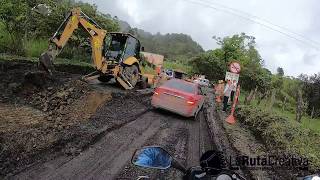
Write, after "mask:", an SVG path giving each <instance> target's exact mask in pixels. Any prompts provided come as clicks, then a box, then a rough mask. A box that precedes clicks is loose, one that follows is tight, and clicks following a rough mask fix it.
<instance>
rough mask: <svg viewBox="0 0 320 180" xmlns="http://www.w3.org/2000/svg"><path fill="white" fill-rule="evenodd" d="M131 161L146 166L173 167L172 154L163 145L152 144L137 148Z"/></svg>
mask: <svg viewBox="0 0 320 180" xmlns="http://www.w3.org/2000/svg"><path fill="white" fill-rule="evenodd" d="M131 162H132V164H134V165H136V166H140V167H144V168H153V169H168V168H170V167H171V162H172V156H171V155H170V154H169V153H168V152H167V151H166V150H164V149H162V148H161V147H158V146H150V147H144V148H142V149H138V150H136V151H135V153H134V154H133V156H132V159H131Z"/></svg>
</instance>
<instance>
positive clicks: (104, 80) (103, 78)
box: [98, 75, 112, 82]
mask: <svg viewBox="0 0 320 180" xmlns="http://www.w3.org/2000/svg"><path fill="white" fill-rule="evenodd" d="M111 79H112V77H110V76H103V75H101V76H99V77H98V80H99V81H101V82H109V81H110V80H111Z"/></svg>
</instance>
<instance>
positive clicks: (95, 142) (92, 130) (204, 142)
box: [0, 61, 213, 179]
mask: <svg viewBox="0 0 320 180" xmlns="http://www.w3.org/2000/svg"><path fill="white" fill-rule="evenodd" d="M0 69H1V71H0V92H1V94H0V179H135V178H136V177H138V176H140V175H148V176H151V177H152V179H154V178H155V177H156V176H158V173H159V172H157V171H154V170H146V169H139V168H137V167H134V166H133V165H132V164H131V162H130V159H131V156H132V155H133V152H134V151H135V150H136V149H137V148H141V147H143V146H148V145H159V146H162V147H163V148H165V149H166V150H168V151H169V152H170V153H171V154H172V155H173V156H174V157H175V158H176V159H177V160H179V161H180V162H181V163H182V164H184V165H185V166H187V167H189V166H194V165H199V158H200V156H201V154H202V153H203V152H204V151H206V150H209V149H212V148H213V147H212V142H211V141H210V138H209V137H210V136H209V135H208V131H207V123H206V122H205V115H204V113H203V111H202V112H201V113H199V115H198V117H197V118H196V119H193V118H184V117H181V116H178V115H175V114H173V113H170V112H167V111H162V110H156V109H153V108H152V107H151V105H150V98H151V94H152V90H148V89H147V90H133V91H124V90H122V89H121V88H119V87H117V86H114V85H110V84H101V83H98V82H90V83H85V82H82V81H80V80H79V78H80V77H81V75H83V74H87V73H88V72H90V71H89V70H88V69H83V68H81V67H74V66H60V67H58V68H57V69H56V70H58V71H57V72H55V76H54V78H50V77H46V76H45V75H44V74H42V75H41V74H40V76H39V75H38V74H37V73H38V72H37V66H36V64H35V63H31V62H28V61H10V62H9V61H0ZM34 72H36V73H34ZM168 171H169V172H168V175H167V177H168V179H180V177H181V176H182V174H181V173H180V172H178V171H176V170H174V169H172V168H171V169H170V170H168Z"/></svg>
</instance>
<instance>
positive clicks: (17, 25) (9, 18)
mask: <svg viewBox="0 0 320 180" xmlns="http://www.w3.org/2000/svg"><path fill="white" fill-rule="evenodd" d="M27 13H28V5H27V4H26V1H25V0H16V1H12V0H2V1H1V4H0V20H1V22H2V23H3V24H4V30H5V32H6V33H8V34H9V38H10V41H11V42H7V44H6V45H5V46H6V47H5V48H6V49H7V50H8V51H10V52H12V53H17V54H23V48H22V38H21V37H23V34H24V32H25V27H24V26H25V22H26V19H27Z"/></svg>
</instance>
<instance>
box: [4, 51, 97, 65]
mask: <svg viewBox="0 0 320 180" xmlns="http://www.w3.org/2000/svg"><path fill="white" fill-rule="evenodd" d="M0 60H1V61H31V62H38V60H39V58H38V57H23V56H15V55H8V54H0ZM54 64H65V65H77V66H85V67H89V66H90V67H91V66H92V64H91V63H87V62H83V61H81V60H77V59H65V58H57V59H56V60H55V61H54Z"/></svg>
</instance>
